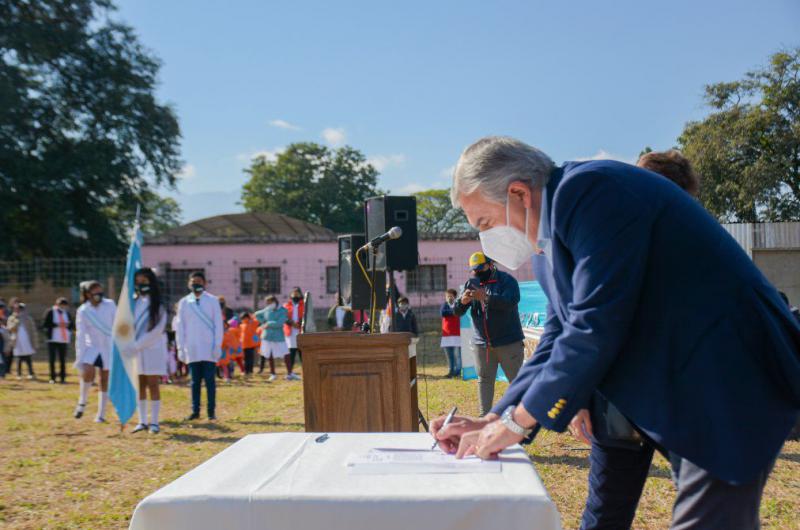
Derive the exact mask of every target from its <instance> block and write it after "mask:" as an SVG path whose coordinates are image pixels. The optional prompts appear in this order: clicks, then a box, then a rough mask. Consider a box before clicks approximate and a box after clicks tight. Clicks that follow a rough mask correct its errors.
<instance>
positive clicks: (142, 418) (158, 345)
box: [126, 268, 167, 434]
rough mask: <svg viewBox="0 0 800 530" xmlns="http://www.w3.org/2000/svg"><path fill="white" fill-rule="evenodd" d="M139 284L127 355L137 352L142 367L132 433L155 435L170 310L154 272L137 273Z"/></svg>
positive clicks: (139, 270)
mask: <svg viewBox="0 0 800 530" xmlns="http://www.w3.org/2000/svg"><path fill="white" fill-rule="evenodd" d="M134 282H135V284H136V286H135V289H136V295H135V303H134V308H133V318H134V323H135V324H134V330H135V339H134V340H133V341H132V342H131V343H130V345H129V346H128V348H129V349H130V350H129V351H128V352H126V353H135V354H136V356H137V359H138V364H139V407H138V408H139V424H138V425H137V426H136V427H134V429H133V431H132V432H139V431H144V430H147V429H148V428H149V429H150V432H151V433H153V434H156V433H158V432H159V430H160V428H159V425H158V413H159V410H160V409H161V392H160V389H159V383H160V382H161V378H162V377H163V376H165V375H167V339H166V335H165V333H164V327H165V326H166V324H167V311H166V309H165V308H164V304H163V302H162V300H161V290H160V289H159V286H158V279H157V278H156V273H155V272H153V269H149V268H143V269H138V270H137V271H136V272H135V273H134ZM148 392H149V394H150V417H149V419H148V416H147V408H148V407H147V394H148Z"/></svg>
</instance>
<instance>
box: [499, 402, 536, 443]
mask: <svg viewBox="0 0 800 530" xmlns="http://www.w3.org/2000/svg"><path fill="white" fill-rule="evenodd" d="M515 408H516V406H515V405H509V406H508V408H507V409H506V410H504V411H503V415H502V416H500V423H502V424H503V425H505V427H506V429H508V430H509V431H511V432H513V433H514V434H517V435H519V436H522V437H523V438H527V437H528V436H530V434H531V433H532V432H533V429H526V428H525V427H523V426H522V425H520V424H519V423H517V422H515V421H514V409H515Z"/></svg>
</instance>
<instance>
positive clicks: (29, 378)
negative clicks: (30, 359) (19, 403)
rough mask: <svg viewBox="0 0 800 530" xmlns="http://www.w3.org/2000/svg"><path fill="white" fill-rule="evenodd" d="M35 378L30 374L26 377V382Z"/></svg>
mask: <svg viewBox="0 0 800 530" xmlns="http://www.w3.org/2000/svg"><path fill="white" fill-rule="evenodd" d="M35 378H36V376H35V375H33V374H30V375H29V376H28V381H30V380H32V379H35Z"/></svg>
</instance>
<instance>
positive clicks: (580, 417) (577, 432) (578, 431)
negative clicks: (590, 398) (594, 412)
mask: <svg viewBox="0 0 800 530" xmlns="http://www.w3.org/2000/svg"><path fill="white" fill-rule="evenodd" d="M569 432H570V434H572V436H574V437H575V439H576V440H578V441H579V442H583V443H585V444H586V445H592V441H591V440H590V439H589V437H590V436H593V433H592V420H591V419H590V417H589V411H588V410H587V409H581V410H579V411H578V413H577V414H575V417H574V418H572V421H571V422H569Z"/></svg>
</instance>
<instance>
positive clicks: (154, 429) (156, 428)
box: [150, 423, 161, 434]
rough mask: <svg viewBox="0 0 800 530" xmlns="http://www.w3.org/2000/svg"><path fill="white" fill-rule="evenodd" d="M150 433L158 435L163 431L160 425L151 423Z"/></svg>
mask: <svg viewBox="0 0 800 530" xmlns="http://www.w3.org/2000/svg"><path fill="white" fill-rule="evenodd" d="M150 432H151V433H152V434H158V433H159V432H161V429H160V428H159V426H158V423H151V424H150Z"/></svg>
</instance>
